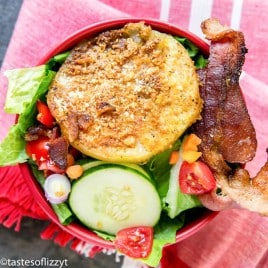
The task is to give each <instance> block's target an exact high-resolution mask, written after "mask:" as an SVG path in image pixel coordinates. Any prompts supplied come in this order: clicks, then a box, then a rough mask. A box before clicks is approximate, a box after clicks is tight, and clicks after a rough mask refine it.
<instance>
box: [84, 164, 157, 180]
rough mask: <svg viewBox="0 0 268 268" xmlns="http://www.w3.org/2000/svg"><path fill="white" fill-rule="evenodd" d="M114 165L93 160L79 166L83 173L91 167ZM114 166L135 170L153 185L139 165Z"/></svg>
mask: <svg viewBox="0 0 268 268" xmlns="http://www.w3.org/2000/svg"><path fill="white" fill-rule="evenodd" d="M104 164H105V165H111V164H112V165H114V164H113V163H111V162H105V161H101V160H93V161H88V162H86V163H85V162H84V163H82V164H81V166H82V168H83V170H84V171H86V170H88V169H90V168H92V167H96V166H99V165H104ZM116 165H121V166H124V167H128V168H131V169H135V170H137V171H138V172H140V173H142V174H143V175H144V176H146V177H147V178H148V179H149V180H151V181H152V182H153V183H154V181H153V180H152V178H151V177H150V175H149V174H148V173H147V172H146V171H145V170H144V169H143V168H142V167H141V166H139V165H137V164H132V163H117V164H116Z"/></svg>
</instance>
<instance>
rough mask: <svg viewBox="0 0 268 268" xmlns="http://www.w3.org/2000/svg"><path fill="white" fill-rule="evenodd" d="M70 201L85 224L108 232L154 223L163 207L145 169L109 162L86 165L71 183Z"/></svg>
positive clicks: (72, 207)
mask: <svg viewBox="0 0 268 268" xmlns="http://www.w3.org/2000/svg"><path fill="white" fill-rule="evenodd" d="M69 204H70V207H71V209H72V211H73V213H74V214H75V215H76V217H77V218H78V219H79V220H80V221H81V222H82V223H83V224H84V225H85V226H87V227H89V228H91V229H94V230H98V231H102V232H106V233H108V234H116V233H117V232H118V231H119V230H120V229H123V228H127V227H133V226H154V225H155V224H156V223H157V222H158V220H159V218H160V214H161V210H162V208H161V201H160V197H159V195H158V192H157V190H156V188H155V186H154V184H153V183H152V181H151V180H150V176H149V175H148V174H146V173H145V171H143V172H140V171H139V169H135V168H133V166H132V167H131V166H128V165H121V164H111V163H105V164H99V165H95V166H94V165H93V166H91V167H90V168H88V169H87V170H86V171H85V172H84V174H83V176H82V177H80V179H79V180H77V181H75V183H74V184H73V186H72V191H71V194H70V197H69Z"/></svg>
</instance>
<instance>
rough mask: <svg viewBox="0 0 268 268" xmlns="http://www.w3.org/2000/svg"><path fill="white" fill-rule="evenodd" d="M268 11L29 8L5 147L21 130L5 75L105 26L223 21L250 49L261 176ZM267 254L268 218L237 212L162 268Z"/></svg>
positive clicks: (8, 65) (2, 84)
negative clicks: (14, 129) (81, 32)
mask: <svg viewBox="0 0 268 268" xmlns="http://www.w3.org/2000/svg"><path fill="white" fill-rule="evenodd" d="M267 11H268V2H266V1H260V0H257V1H251V0H244V1H232V0H214V1H207V0H199V1H198V0H192V1H190V0H181V1H175V0H162V1H161V0H155V1H150V0H144V1H139V0H133V1H119V0H102V1H94V0H90V1H88V0H76V1H69V0H57V1H55V0H46V1H42V0H35V1H32V0H24V2H23V6H22V9H21V12H20V14H19V18H18V21H17V24H16V27H15V30H14V33H13V36H12V39H11V42H10V44H9V48H8V50H7V53H6V57H5V59H4V62H3V66H2V70H1V73H0V94H1V95H0V107H1V109H0V125H1V128H0V139H2V138H3V137H4V136H5V135H6V133H7V130H8V127H9V126H11V125H12V124H13V122H14V117H13V116H10V115H7V114H5V113H4V112H3V103H4V99H5V93H6V83H7V82H6V78H5V77H4V76H3V71H4V70H7V69H13V68H20V67H26V66H34V65H36V64H37V63H38V61H39V59H40V58H41V57H42V56H44V55H45V54H46V53H47V51H49V50H50V49H51V48H53V47H54V46H55V44H57V43H58V42H59V41H61V40H62V39H64V38H65V37H67V36H68V35H69V34H71V33H72V32H74V31H76V30H78V29H80V28H81V27H84V26H86V25H89V24H92V23H94V22H99V21H102V20H107V19H111V18H119V17H127V16H135V17H145V18H156V19H159V18H160V19H162V20H166V21H169V22H170V23H173V24H176V25H178V26H181V27H184V28H186V29H190V30H191V31H193V32H195V33H196V34H198V35H200V27H199V26H200V22H201V21H202V20H203V19H205V18H208V17H218V18H219V19H220V20H221V21H222V22H224V23H227V24H228V25H231V26H232V27H234V28H240V29H241V30H242V31H243V32H244V33H245V37H246V42H247V47H248V48H249V53H248V56H247V60H246V63H245V66H244V70H245V73H244V74H243V77H242V79H241V86H242V89H243V93H244V95H245V99H246V102H247V104H248V109H249V113H250V115H251V117H252V120H253V123H254V125H255V127H256V130H257V137H258V140H259V144H258V151H257V155H256V158H255V159H254V161H252V163H250V164H249V165H248V167H249V169H250V172H251V173H252V174H255V173H256V171H257V170H258V169H259V167H260V166H261V165H262V164H263V163H264V161H265V160H266V153H265V150H266V147H267V146H268V116H267V115H268V74H267V71H266V70H267V69H268V68H267V67H268V66H267V65H268V61H266V60H265V59H267V57H268V50H267V47H268V40H266V37H267V34H268V17H267V15H266V14H267ZM200 36H201V35H200ZM0 172H1V170H0ZM0 201H1V200H0ZM267 249H268V218H265V217H262V216H259V215H258V214H256V213H253V212H248V211H244V210H238V209H236V210H235V209H233V210H228V211H224V212H222V213H220V214H219V215H218V216H217V217H216V218H215V219H214V220H212V221H211V222H210V223H209V224H208V225H207V226H205V227H204V228H203V229H201V230H200V231H198V232H197V233H196V234H194V235H193V236H192V237H190V238H188V239H187V240H184V241H182V242H180V243H178V244H177V245H175V246H170V247H168V248H167V249H166V250H165V251H164V260H163V263H162V267H163V268H169V267H170V268H171V267H172V268H173V267H195V268H196V267H234V268H237V267H241V268H252V267H258V268H261V267H268V252H267Z"/></svg>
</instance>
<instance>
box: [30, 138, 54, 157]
mask: <svg viewBox="0 0 268 268" xmlns="http://www.w3.org/2000/svg"><path fill="white" fill-rule="evenodd" d="M48 142H49V138H48V137H45V136H41V137H39V138H38V139H37V140H33V141H28V142H27V143H26V148H25V150H26V153H27V154H28V155H29V156H30V157H31V158H33V160H36V161H43V160H47V159H49V152H48V149H49V147H48V145H47V144H48Z"/></svg>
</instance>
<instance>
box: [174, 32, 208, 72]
mask: <svg viewBox="0 0 268 268" xmlns="http://www.w3.org/2000/svg"><path fill="white" fill-rule="evenodd" d="M174 38H175V39H176V40H177V41H178V42H179V43H181V44H182V45H183V46H184V48H185V49H186V50H187V51H188V54H189V57H190V58H191V59H192V60H193V61H194V63H195V66H196V68H198V69H199V68H204V67H205V66H206V65H207V63H208V60H207V59H206V58H205V57H204V56H203V54H202V53H201V51H200V49H199V48H198V47H197V46H196V45H194V44H193V43H192V42H191V41H190V40H189V39H187V38H185V37H179V36H174Z"/></svg>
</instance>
